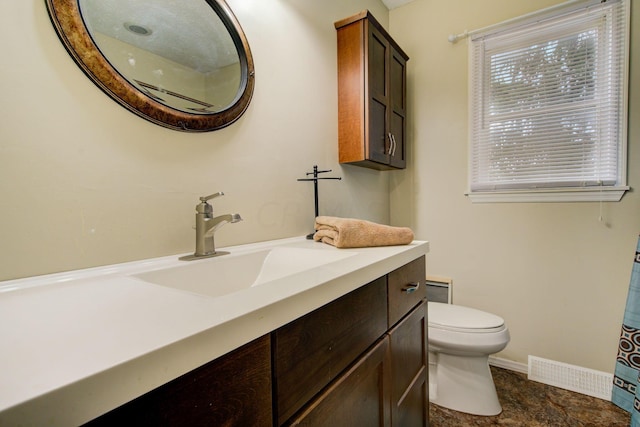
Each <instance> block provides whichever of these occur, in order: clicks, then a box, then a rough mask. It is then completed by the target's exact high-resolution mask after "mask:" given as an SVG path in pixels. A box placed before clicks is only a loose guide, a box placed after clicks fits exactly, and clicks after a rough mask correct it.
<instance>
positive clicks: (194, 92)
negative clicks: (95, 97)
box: [46, 0, 255, 132]
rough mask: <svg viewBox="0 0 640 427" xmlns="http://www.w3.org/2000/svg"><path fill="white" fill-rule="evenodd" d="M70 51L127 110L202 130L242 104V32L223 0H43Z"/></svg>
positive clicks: (246, 83) (246, 65) (245, 77)
mask: <svg viewBox="0 0 640 427" xmlns="http://www.w3.org/2000/svg"><path fill="white" fill-rule="evenodd" d="M46 2H47V9H48V11H49V16H50V17H51V21H52V23H53V25H54V27H55V29H56V32H57V33H58V36H59V37H60V40H61V41H62V43H63V44H64V46H65V47H66V49H67V50H68V51H69V53H70V54H71V56H72V58H73V59H74V60H75V61H76V63H77V64H78V65H79V66H80V68H81V69H82V70H83V71H84V72H85V74H87V76H89V78H90V79H91V80H92V81H93V82H94V83H95V84H96V85H98V87H100V89H102V90H103V91H104V92H106V93H107V94H108V95H109V96H111V97H112V98H113V99H114V100H116V101H117V102H119V103H120V104H121V105H123V106H124V107H126V108H127V109H129V110H130V111H132V112H133V113H135V114H137V115H139V116H141V117H143V118H145V119H147V120H150V121H152V122H154V123H157V124H159V125H162V126H165V127H168V128H171V129H175V130H181V131H188V132H205V131H211V130H215V129H220V128H222V127H225V126H227V125H229V124H231V123H233V122H234V121H236V120H237V119H238V118H239V117H240V116H241V115H242V114H243V113H244V112H245V110H246V109H247V107H248V106H249V102H250V100H251V96H252V95H253V87H254V84H255V78H254V77H255V76H254V69H253V58H252V56H251V51H250V49H249V44H248V42H247V39H246V37H245V35H244V32H243V31H242V28H241V27H240V24H239V23H238V21H237V20H236V18H235V16H234V15H233V13H232V12H231V9H230V8H229V6H228V5H227V4H226V3H225V1H224V0H145V1H142V0H140V1H131V0H46Z"/></svg>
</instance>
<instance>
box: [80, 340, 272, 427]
mask: <svg viewBox="0 0 640 427" xmlns="http://www.w3.org/2000/svg"><path fill="white" fill-rule="evenodd" d="M270 348H271V341H270V336H269V335H266V336H264V337H262V338H258V339H257V340H255V341H252V342H250V343H248V344H246V345H244V346H242V347H240V348H239V349H237V350H234V351H232V352H231V353H228V354H226V355H224V356H222V357H220V358H218V359H216V360H214V361H212V362H210V363H208V364H206V365H203V366H201V367H200V368H197V369H195V370H193V371H191V372H189V373H187V374H185V375H183V376H181V377H179V378H176V379H175V380H173V381H171V382H169V383H167V384H165V385H163V386H161V387H159V388H157V389H155V390H152V391H150V392H149V393H147V394H144V395H142V396H140V397H139V398H137V399H134V400H132V401H131V402H128V403H126V404H124V405H123V406H120V407H119V408H116V409H114V410H113V411H111V412H108V413H106V414H105V415H103V416H101V417H99V418H96V419H95V420H93V421H90V422H89V423H88V424H86V425H87V426H91V427H96V426H109V427H111V426H126V425H130V426H137V427H139V426H149V427H151V426H153V427H159V426H190V427H191V426H194V427H195V426H217V427H236V426H237V427H247V426H252V427H262V426H264V427H269V426H271V425H272V424H273V415H272V400H271V357H270V354H271V353H270Z"/></svg>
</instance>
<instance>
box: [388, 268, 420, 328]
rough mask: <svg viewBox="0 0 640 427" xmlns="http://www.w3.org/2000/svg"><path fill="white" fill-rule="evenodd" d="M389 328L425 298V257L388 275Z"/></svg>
mask: <svg viewBox="0 0 640 427" xmlns="http://www.w3.org/2000/svg"><path fill="white" fill-rule="evenodd" d="M387 286H388V298H389V316H388V317H389V325H388V326H389V327H391V326H393V325H395V324H396V323H397V322H398V321H399V320H400V319H402V318H403V317H404V316H405V315H406V314H407V313H408V312H409V311H411V309H412V308H413V307H415V306H416V305H418V304H420V302H421V301H422V300H423V299H424V298H426V297H427V287H426V266H425V257H424V256H421V257H420V258H416V259H415V260H413V261H411V262H410V263H408V264H405V265H404V266H402V267H400V268H398V269H397V270H394V271H392V272H391V273H389V274H388V284H387Z"/></svg>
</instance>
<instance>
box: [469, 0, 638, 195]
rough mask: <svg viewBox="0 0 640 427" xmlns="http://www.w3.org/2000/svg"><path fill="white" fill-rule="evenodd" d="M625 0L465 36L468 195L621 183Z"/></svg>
mask: <svg viewBox="0 0 640 427" xmlns="http://www.w3.org/2000/svg"><path fill="white" fill-rule="evenodd" d="M626 1H627V0H618V1H616V0H609V1H607V2H606V3H597V4H594V2H588V3H587V5H586V6H585V5H583V6H582V7H580V8H579V9H577V10H571V11H567V10H564V11H563V12H562V13H558V12H556V14H555V15H554V16H546V17H544V18H541V19H538V20H535V21H534V22H530V21H529V22H527V23H522V24H519V25H510V26H509V27H508V28H505V29H498V30H495V29H494V31H492V32H488V33H485V34H479V35H476V36H473V37H472V40H471V52H470V54H471V57H470V65H471V94H470V95H471V106H470V107H471V111H470V113H471V116H470V118H471V145H470V165H469V169H470V171H469V177H470V183H469V187H470V194H473V193H482V192H495V191H503V192H504V191H509V190H517V191H523V190H531V191H539V190H540V189H555V190H558V189H575V188H586V187H596V186H597V187H598V188H608V187H613V188H620V187H621V186H624V185H626V165H625V163H626V114H627V113H626V86H627V84H626V79H627V77H626V76H627V73H626V69H627V68H626V67H627V64H628V59H627V51H628V47H627V38H628V35H627V34H628V28H627V26H628V16H627V15H628V7H627V4H626Z"/></svg>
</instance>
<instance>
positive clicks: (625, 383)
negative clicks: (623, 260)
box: [611, 237, 640, 427]
mask: <svg viewBox="0 0 640 427" xmlns="http://www.w3.org/2000/svg"><path fill="white" fill-rule="evenodd" d="M639 376H640V237H639V238H638V245H637V247H636V253H635V258H634V262H633V268H632V269H631V283H630V284H629V294H628V295H627V306H626V308H625V312H624V318H623V319H622V331H621V333H620V344H619V345H618V357H617V358H616V368H615V373H614V376H613V392H612V395H611V401H612V402H613V403H615V404H616V405H618V406H619V407H621V408H622V409H624V410H626V411H627V412H630V413H631V426H634V427H640V378H639Z"/></svg>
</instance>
